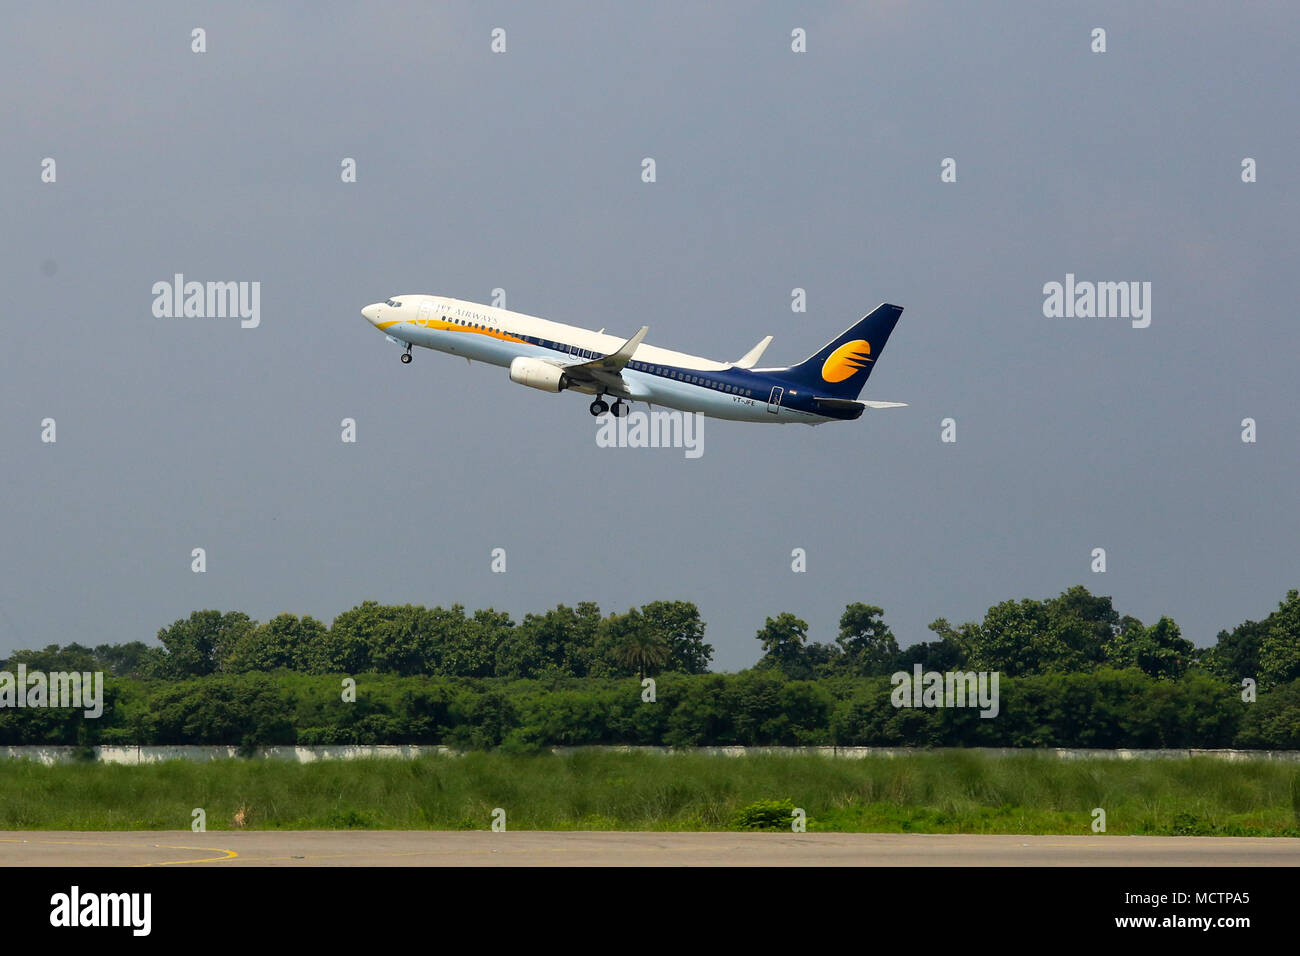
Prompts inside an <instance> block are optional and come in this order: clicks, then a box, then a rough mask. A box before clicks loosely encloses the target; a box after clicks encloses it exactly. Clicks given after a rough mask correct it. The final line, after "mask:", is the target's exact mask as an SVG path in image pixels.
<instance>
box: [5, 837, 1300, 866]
mask: <svg viewBox="0 0 1300 956" xmlns="http://www.w3.org/2000/svg"><path fill="white" fill-rule="evenodd" d="M0 866H225V867H231V866H1178V867H1184V866H1300V839H1284V838H1256V839H1250V838H1235V837H1137V836H1104V835H1097V836H1042V837H1034V836H984V835H970V834H896V833H888V834H879V833H801V834H794V833H605V832H601V833H594V832H554V831H540V830H533V831H515V832H506V833H492V832H487V831H455V832H444V831H431V830H417V831H401V830H307V831H286V830H278V831H277V830H255V831H233V832H232V831H220V832H214V833H192V832H190V831H188V830H175V831H163V830H150V831H112V832H93V833H92V832H52V831H51V832H45V831H40V832H6V833H3V834H2V835H0Z"/></svg>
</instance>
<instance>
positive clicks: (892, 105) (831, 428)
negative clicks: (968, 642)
mask: <svg viewBox="0 0 1300 956" xmlns="http://www.w3.org/2000/svg"><path fill="white" fill-rule="evenodd" d="M321 9H322V5H318V4H279V5H268V7H267V8H265V9H262V10H258V11H253V10H246V9H227V8H225V7H210V6H208V5H206V4H194V5H186V4H178V3H168V4H162V3H159V4H145V5H131V6H129V7H125V8H114V9H112V10H105V9H103V8H101V7H98V6H95V5H90V4H86V5H76V4H71V5H63V6H61V7H60V8H59V9H49V8H48V5H30V4H29V5H26V6H23V7H16V8H14V9H13V10H11V11H9V12H8V14H7V21H8V23H7V28H6V29H5V31H4V35H3V38H0V54H2V55H0V96H3V100H4V105H3V110H0V133H2V134H3V135H2V136H0V140H2V141H3V143H4V149H3V151H2V152H0V196H2V198H3V209H4V211H5V216H4V221H5V224H4V229H3V231H0V244H2V245H0V252H2V253H3V255H0V276H3V280H4V281H3V288H4V295H5V299H6V302H5V305H6V309H5V313H6V314H5V318H4V325H3V329H4V334H3V343H2V346H3V347H0V373H2V374H0V409H2V414H0V442H2V443H3V444H2V445H0V447H3V449H4V459H3V464H2V465H0V479H2V480H3V485H4V495H3V498H2V499H0V523H2V524H0V526H2V527H3V529H4V541H5V543H4V547H3V549H2V551H0V653H4V652H8V651H11V650H13V649H15V648H18V647H31V646H41V645H44V644H47V643H51V642H61V643H62V642H68V641H73V640H76V641H80V642H83V643H88V644H93V643H99V642H103V641H112V642H117V641H127V640H134V639H146V640H152V639H153V636H154V635H155V633H156V632H157V630H158V628H159V627H160V626H163V625H165V624H168V623H170V622H171V621H172V620H174V619H176V618H177V617H181V616H185V615H187V614H188V613H189V612H190V611H192V610H195V609H198V608H208V607H212V608H219V609H223V610H228V609H241V610H244V611H247V612H248V613H249V614H251V615H253V616H254V617H256V618H258V619H261V620H265V619H266V618H268V617H270V616H272V615H274V614H276V613H279V612H281V611H292V612H294V613H309V614H312V615H315V616H317V617H319V618H321V619H323V620H325V621H329V620H330V619H332V618H333V617H334V616H335V615H336V614H338V613H339V612H340V611H343V610H346V609H347V608H349V607H352V606H353V605H354V604H357V603H359V602H360V601H362V600H364V599H367V598H373V599H376V600H379V601H382V602H391V603H406V602H412V603H422V604H428V605H434V604H443V605H449V604H451V603H453V602H457V601H459V602H461V603H462V604H464V605H466V606H467V607H468V608H475V607H486V606H489V605H491V606H495V607H497V608H501V609H505V610H509V611H510V612H512V613H513V614H514V615H516V618H517V619H518V618H519V617H521V616H522V615H523V613H525V612H527V611H541V610H544V609H546V608H548V607H552V606H554V605H555V604H556V603H558V602H564V603H568V604H573V603H576V602H578V601H581V600H587V599H590V600H595V601H597V602H599V604H600V605H601V607H602V608H603V609H604V610H605V611H607V612H608V611H611V610H619V611H622V610H626V609H627V608H628V607H630V606H633V605H638V604H642V603H645V602H647V601H651V600H656V599H661V598H665V599H666V598H682V599H688V600H692V601H695V602H696V603H697V604H698V605H699V607H700V610H701V612H702V614H703V616H704V618H705V620H706V621H707V622H708V625H709V626H708V631H707V637H708V639H709V640H710V641H711V642H712V643H713V644H714V645H715V646H716V648H717V653H716V657H715V667H718V668H720V669H738V668H740V667H745V666H748V665H750V664H752V663H753V662H754V661H755V660H756V659H757V657H758V651H759V648H758V644H757V642H756V641H755V640H754V632H755V631H756V630H757V629H758V628H759V627H761V626H762V624H763V620H764V618H765V617H766V616H768V615H774V614H776V613H777V612H780V611H786V610H788V611H792V612H794V613H797V614H799V615H800V616H802V617H804V618H805V619H806V620H807V621H808V622H809V623H810V625H811V633H810V636H811V638H812V639H813V640H822V641H830V640H833V639H834V636H835V632H836V627H837V622H838V618H839V614H840V613H841V611H842V610H843V607H844V605H845V604H846V603H848V602H850V601H865V602H869V603H875V604H879V605H882V606H883V607H884V608H885V611H886V619H887V621H888V622H889V623H890V624H891V626H892V627H893V629H894V631H895V633H896V634H897V635H898V637H899V639H900V642H901V643H903V644H910V643H913V642H915V641H917V640H927V639H929V638H930V637H931V636H932V635H931V634H930V632H929V631H927V630H926V625H927V624H928V623H929V622H930V621H931V620H933V619H934V618H936V617H939V616H943V617H947V618H949V619H950V620H951V621H953V622H954V623H957V622H960V621H963V620H969V619H978V618H980V617H982V615H983V613H984V611H985V609H986V608H987V607H988V606H989V605H990V604H993V603H996V602H998V601H1001V600H1003V599H1006V598H1021V597H1039V598H1041V597H1048V596H1052V595H1055V594H1057V593H1059V592H1060V591H1062V590H1064V589H1065V588H1067V587H1069V586H1071V585H1073V584H1080V583H1081V584H1084V585H1086V586H1087V587H1089V588H1090V589H1091V590H1092V591H1094V592H1095V593H1102V594H1110V595H1113V596H1114V599H1115V603H1116V606H1117V607H1118V609H1119V610H1120V612H1121V613H1129V614H1134V615H1136V616H1138V617H1140V618H1142V619H1143V620H1146V621H1148V622H1152V621H1154V620H1155V619H1156V618H1157V617H1159V615H1161V614H1169V615H1171V616H1173V617H1174V618H1175V619H1176V620H1177V621H1178V623H1179V624H1180V625H1181V626H1182V628H1183V633H1184V635H1185V636H1187V637H1189V638H1191V639H1192V640H1194V641H1195V642H1196V643H1198V644H1206V643H1209V642H1211V641H1212V640H1213V638H1214V635H1215V633H1216V632H1217V631H1218V630H1219V629H1220V628H1225V627H1232V626H1233V625H1235V624H1237V623H1239V622H1241V621H1242V620H1244V619H1246V618H1260V617H1263V616H1264V615H1266V614H1268V612H1269V611H1270V610H1272V609H1273V608H1274V607H1275V606H1276V603H1277V601H1278V600H1280V599H1281V598H1282V597H1283V595H1284V593H1285V591H1286V590H1287V589H1288V588H1290V587H1296V586H1297V585H1300V574H1298V573H1297V571H1298V568H1297V564H1298V562H1297V552H1296V542H1297V540H1298V539H1300V511H1298V510H1297V507H1296V504H1297V494H1296V487H1297V467H1296V466H1297V464H1298V463H1300V454H1297V438H1296V436H1297V434H1298V433H1300V411H1298V410H1297V401H1296V398H1297V372H1296V356H1297V354H1298V353H1300V331H1298V327H1297V321H1296V310H1295V291H1294V289H1295V270H1296V263H1297V261H1300V255H1298V253H1300V247H1298V246H1300V243H1298V242H1297V235H1298V227H1297V225H1296V223H1297V221H1298V220H1300V209H1298V208H1297V201H1296V196H1297V193H1296V176H1295V170H1294V163H1295V158H1296V156H1297V155H1300V134H1298V133H1297V124H1296V116H1295V91H1296V87H1297V75H1296V74H1297V71H1296V67H1295V63H1296V56H1295V43H1294V37H1295V36H1296V35H1297V32H1298V28H1300V12H1298V11H1297V9H1296V7H1295V6H1294V4H1284V3H1258V4H1248V5H1244V6H1240V7H1238V6H1234V7H1232V8H1230V9H1224V10H1220V11H1208V10H1202V9H1199V8H1195V7H1193V8H1190V9H1189V8H1187V7H1184V6H1183V5H1177V4H1149V5H1143V8H1142V9H1132V5H1130V4H1124V3H1115V4H1104V3H1103V4H1090V5H1087V6H1083V5H1079V6H1065V5H1057V4H1050V5H1044V4H1037V3H1020V4H1000V5H997V10H996V12H989V11H988V10H986V9H985V8H984V7H983V5H970V4H958V3H953V4H941V5H929V4H913V3H907V4H904V3H901V2H899V3H891V2H886V3H871V4H865V3H864V4H844V5H799V7H798V9H797V11H794V12H792V8H788V7H787V6H786V5H782V4H722V5H707V6H706V5H701V4H684V3H683V4H655V5H651V6H650V7H633V6H631V5H625V4H619V5H596V4H591V5H574V6H565V5H551V4H548V5H545V9H537V8H535V7H534V6H533V5H527V4H498V5H477V4H475V5H471V4H437V5H432V4H387V5H378V6H374V5H366V6H365V7H364V8H363V7H362V6H361V5H343V4H340V5H336V6H331V7H330V8H328V12H327V13H322V12H321ZM194 27H203V28H204V29H205V30H206V31H207V46H208V52H206V53H204V54H202V55H199V54H195V53H192V52H191V51H190V31H191V30H192V29H193V28H194ZM494 27H501V28H503V29H505V30H506V37H507V52H506V53H505V54H503V55H500V54H497V55H494V54H492V53H491V52H490V50H489V41H490V31H491V30H492V29H493V28H494ZM795 27H802V28H804V29H805V30H806V31H807V36H808V40H807V46H808V52H806V53H803V54H796V53H793V52H791V50H790V43H791V40H790V31H791V30H792V29H794V28H795ZM1094 27H1103V28H1105V29H1106V31H1107V52H1105V53H1104V54H1096V53H1092V52H1091V51H1090V44H1091V39H1090V35H1091V31H1092V29H1093V28H1094ZM647 156H649V157H653V158H654V159H655V160H656V163H657V172H658V181H657V182H656V183H654V184H645V183H642V182H641V176H640V173H641V160H642V158H643V157H647ZM44 157H53V158H54V159H55V161H56V163H57V182H56V183H54V184H45V183H42V182H41V180H40V173H41V160H42V159H43V158H44ZM343 157H353V158H355V159H356V161H357V168H358V181H357V182H356V183H355V184H344V183H342V182H341V181H340V162H341V160H342V159H343ZM945 157H952V158H954V159H955V160H956V162H957V182H955V183H941V182H940V180H939V172H940V162H941V160H943V159H944V158H945ZM1243 157H1252V158H1254V159H1255V160H1256V161H1257V163H1258V182H1256V183H1253V184H1245V183H1243V182H1242V181H1241V161H1242V159H1243ZM176 272H181V273H184V274H185V276H186V278H187V279H193V280H199V281H228V280H234V281H259V282H261V325H260V327H258V328H256V329H241V328H240V327H239V321H238V320H237V319H222V318H190V319H163V318H155V317H154V316H153V314H152V311H151V307H152V302H153V296H152V294H151V291H150V290H151V287H152V285H153V283H155V282H158V281H162V280H170V279H171V277H172V275H173V273H176ZM1066 273H1074V274H1075V275H1076V276H1077V277H1078V279H1080V280H1085V279H1086V280H1093V281H1126V280H1137V281H1149V282H1151V283H1152V302H1151V305H1152V312H1151V325H1150V327H1149V328H1145V329H1134V328H1132V327H1131V325H1130V323H1129V321H1127V320H1125V319H1116V318H1106V319H1101V318H1091V319H1065V318H1045V317H1044V315H1043V298H1044V296H1043V292H1042V288H1043V285H1044V283H1047V282H1052V281H1057V282H1062V281H1064V279H1065V275H1066ZM497 287H501V288H504V289H505V290H506V293H507V296H508V303H507V304H508V306H509V307H510V308H512V309H515V310H517V311H520V312H525V313H529V314H532V315H540V316H544V317H547V318H552V319H556V320H559V321H564V322H569V323H572V324H575V325H581V326H586V327H590V328H599V327H602V326H604V327H608V329H609V330H610V332H612V333H620V334H627V335H630V334H631V333H632V332H634V331H636V329H637V328H638V327H639V326H640V325H641V324H643V323H644V324H648V325H650V335H649V339H648V341H650V342H651V343H652V344H656V345H661V346H665V347H669V348H675V349H680V350H682V351H686V352H693V353H697V354H701V355H705V356H708V357H710V358H715V359H720V360H730V359H735V358H737V357H739V356H740V355H741V354H742V353H744V352H745V351H746V350H747V349H749V348H750V347H751V346H752V345H753V344H754V343H755V342H756V341H757V340H758V339H759V338H761V337H762V336H764V335H766V334H769V333H770V334H773V335H775V336H776V340H775V341H774V342H773V344H772V346H771V347H770V348H769V350H768V353H767V355H766V356H765V358H764V364H787V363H790V362H795V361H798V360H801V359H803V358H804V357H806V356H807V355H808V354H809V353H811V352H812V351H814V350H815V349H816V348H817V347H819V346H820V345H822V344H823V343H824V342H826V341H827V340H829V339H830V338H831V337H833V336H834V335H835V334H837V333H838V332H840V331H841V330H842V329H844V328H846V327H847V326H848V325H849V324H851V323H852V322H853V321H855V320H856V319H857V318H859V317H860V316H862V315H863V314H865V313H866V312H867V311H868V310H870V309H871V308H872V307H874V306H875V305H877V304H878V303H880V302H882V301H890V302H896V303H898V304H900V305H903V306H904V307H905V308H906V311H905V312H904V313H903V318H902V321H901V322H900V324H899V326H898V328H897V330H896V331H895V333H894V336H893V338H892V339H891V340H890V343H889V347H888V349H887V350H886V353H885V355H884V357H883V359H881V361H880V364H879V367H878V368H877V370H876V371H875V374H874V375H873V376H872V378H871V381H870V382H869V384H868V388H867V391H866V393H865V394H864V397H865V398H870V399H879V400H886V401H891V400H892V401H903V402H909V403H910V407H908V408H905V409H893V410H889V411H881V412H868V413H867V414H866V415H864V416H863V418H862V419H861V420H859V421H857V422H853V423H848V424H831V425H826V426H822V427H818V428H815V429H814V428H806V427H802V426H785V427H759V426H756V425H750V424H743V423H731V422H720V421H714V420H709V421H707V422H706V424H705V427H704V455H703V457H702V458H700V459H698V460H687V459H686V458H685V457H684V456H683V454H682V452H681V451H680V450H672V449H609V448H599V447H597V445H596V441H595V435H596V424H595V421H594V420H593V419H592V418H591V417H590V415H589V414H588V412H587V409H586V400H585V399H582V398H580V397H575V396H572V395H560V396H550V395H544V394H542V393H540V392H536V391H532V390H530V389H525V388H521V387H519V386H516V385H513V384H511V383H510V382H509V381H508V379H507V377H506V372H505V370H504V369H498V368H493V367H490V366H483V365H477V364H476V365H474V366H473V367H469V366H467V365H466V363H465V362H463V361H461V360H460V359H456V358H453V357H451V356H446V355H442V354H439V353H434V352H429V351H419V353H418V354H417V355H416V360H415V362H414V363H413V364H412V365H410V366H409V367H403V366H402V365H401V364H400V363H399V362H398V360H397V359H398V353H399V350H398V348H397V347H395V346H393V345H391V344H389V343H387V342H385V341H384V339H383V336H381V335H380V334H378V333H377V332H376V331H375V330H374V329H373V328H372V327H371V326H370V325H369V323H367V322H366V321H365V320H364V319H362V318H361V316H360V315H359V311H358V310H359V309H360V308H361V307H362V306H363V305H365V304H366V303H369V302H372V301H375V300H376V299H383V298H386V297H387V296H389V295H392V294H398V293H419V292H427V293H437V294H444V295H450V296H455V297H458V298H463V299H470V300H474V301H488V300H489V299H490V296H491V292H492V289H494V288H497ZM795 287H802V288H805V289H806V290H807V297H808V310H807V312H806V313H804V314H796V313H793V312H792V311H791V309H790V294H791V289H793V288H795ZM949 416H951V417H952V418H955V419H956V421H957V439H958V440H957V442H956V443H955V444H944V443H941V442H940V425H939V423H940V420H941V419H943V418H945V417H949ZM1248 416H1249V417H1253V418H1255V419H1256V420H1257V422H1258V442H1257V443H1256V444H1243V443H1242V441H1241V439H1240V433H1241V425H1240V422H1241V420H1242V419H1243V418H1245V417H1248ZM46 417H53V418H54V419H55V420H56V421H57V429H58V431H57V435H58V441H57V443H55V444H53V445H49V444H44V443H42V442H41V440H40V422H41V420H42V419H43V418H46ZM345 417H352V418H355V419H356V421H357V428H358V441H357V443H356V444H354V445H349V444H344V443H342V442H341V441H340V427H339V425H340V421H341V420H342V419H343V418H345ZM194 547H203V548H205V549H206V550H207V559H208V570H207V572H206V573H204V574H194V573H192V572H191V571H190V551H191V549H192V548H194ZM494 547H503V548H505V549H506V552H507V561H508V571H507V573H505V574H492V573H491V572H490V569H489V556H490V552H491V549H492V548H494ZM796 547H801V548H805V549H806V550H807V554H808V559H807V560H808V571H807V573H804V574H796V573H793V572H792V571H791V550H792V549H793V548H796ZM1096 547H1104V548H1105V549H1106V552H1107V564H1108V570H1107V572H1106V573H1105V574H1094V573H1091V572H1090V571H1089V564H1090V560H1091V557H1090V553H1091V551H1092V549H1093V548H1096Z"/></svg>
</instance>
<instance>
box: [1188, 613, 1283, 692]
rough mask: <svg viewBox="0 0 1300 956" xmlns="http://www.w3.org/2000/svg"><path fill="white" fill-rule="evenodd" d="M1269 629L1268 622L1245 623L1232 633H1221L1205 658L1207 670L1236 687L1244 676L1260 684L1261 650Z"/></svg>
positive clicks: (1235, 628)
mask: <svg viewBox="0 0 1300 956" xmlns="http://www.w3.org/2000/svg"><path fill="white" fill-rule="evenodd" d="M1268 628H1269V625H1268V623H1267V622H1266V621H1245V622H1243V623H1241V624H1238V625H1237V626H1236V627H1234V628H1233V629H1232V630H1231V631H1220V632H1219V633H1218V636H1217V638H1216V639H1215V645H1214V646H1213V647H1211V648H1210V649H1209V650H1207V651H1206V653H1205V655H1204V663H1205V668H1206V670H1208V671H1209V672H1210V673H1211V674H1214V675H1215V676H1217V677H1221V678H1223V679H1224V680H1226V681H1230V682H1231V683H1233V684H1238V685H1239V684H1240V683H1241V681H1242V678H1245V677H1249V678H1250V679H1251V680H1255V681H1258V680H1259V674H1260V669H1259V649H1260V646H1261V645H1262V644H1263V643H1264V637H1265V636H1266V635H1267V634H1268Z"/></svg>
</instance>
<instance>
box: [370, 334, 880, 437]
mask: <svg viewBox="0 0 1300 956" xmlns="http://www.w3.org/2000/svg"><path fill="white" fill-rule="evenodd" d="M385 331H386V332H387V333H388V334H389V335H390V336H392V337H393V338H395V339H399V340H401V341H403V342H409V343H411V344H412V345H419V346H422V347H424V348H429V349H435V350H437V351H439V352H446V353H448V354H449V355H460V356H464V357H465V358H468V359H471V360H473V361H475V362H485V363H487V364H491V365H499V366H501V367H503V368H508V367H509V366H510V363H511V361H512V360H514V359H515V358H518V357H519V356H526V357H530V358H543V359H548V360H551V361H555V360H557V359H558V360H563V361H568V362H585V361H589V360H591V359H594V358H599V357H601V356H600V353H595V352H591V351H580V350H579V349H577V348H576V347H574V346H570V345H567V344H565V343H562V342H551V341H547V340H544V339H533V338H529V339H528V340H527V341H523V342H516V341H504V340H502V339H498V338H494V337H492V336H489V335H480V334H477V333H475V332H472V331H469V330H466V331H460V330H455V329H427V328H423V327H421V326H417V325H412V324H409V323H406V322H403V323H400V324H398V325H393V326H390V327H389V328H387V329H385ZM511 334H512V335H513V334H514V333H511ZM634 366H637V367H634ZM622 376H623V379H624V381H626V382H627V386H628V387H627V390H626V391H625V392H624V393H622V394H620V393H619V392H617V391H615V390H612V389H611V390H609V391H608V392H607V394H610V395H614V396H617V397H621V398H626V399H629V400H631V401H641V402H648V403H650V404H652V405H662V406H665V407H667V408H676V409H680V410H682V411H687V412H703V413H704V414H705V415H708V416H710V417H713V418H729V419H734V420H738V421H767V422H771V421H776V422H783V423H790V422H803V423H805V424H809V425H816V424H819V423H821V422H825V421H835V420H847V419H852V418H856V417H858V415H860V414H861V411H860V410H858V411H857V413H856V414H854V413H853V412H852V411H846V412H840V411H837V410H830V409H827V408H824V407H816V406H815V405H814V402H813V395H812V394H810V393H809V392H808V391H807V388H806V387H801V386H798V385H794V384H792V383H790V382H787V381H784V380H783V379H781V378H780V377H778V376H775V375H772V374H770V373H760V372H752V371H749V370H747V369H737V368H730V369H721V370H718V371H712V370H710V371H702V370H699V369H683V368H677V367H675V366H670V365H660V364H657V363H639V362H637V363H631V364H629V365H628V366H627V368H625V369H624V370H623V373H622ZM686 379H694V380H695V381H688V380H686ZM578 390H584V391H585V390H591V391H594V390H595V389H594V388H592V389H584V388H582V387H581V386H579V387H578Z"/></svg>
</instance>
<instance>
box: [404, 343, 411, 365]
mask: <svg viewBox="0 0 1300 956" xmlns="http://www.w3.org/2000/svg"><path fill="white" fill-rule="evenodd" d="M402 364H403V365H410V364H411V343H410V342H407V343H406V351H405V352H403V353H402Z"/></svg>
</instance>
